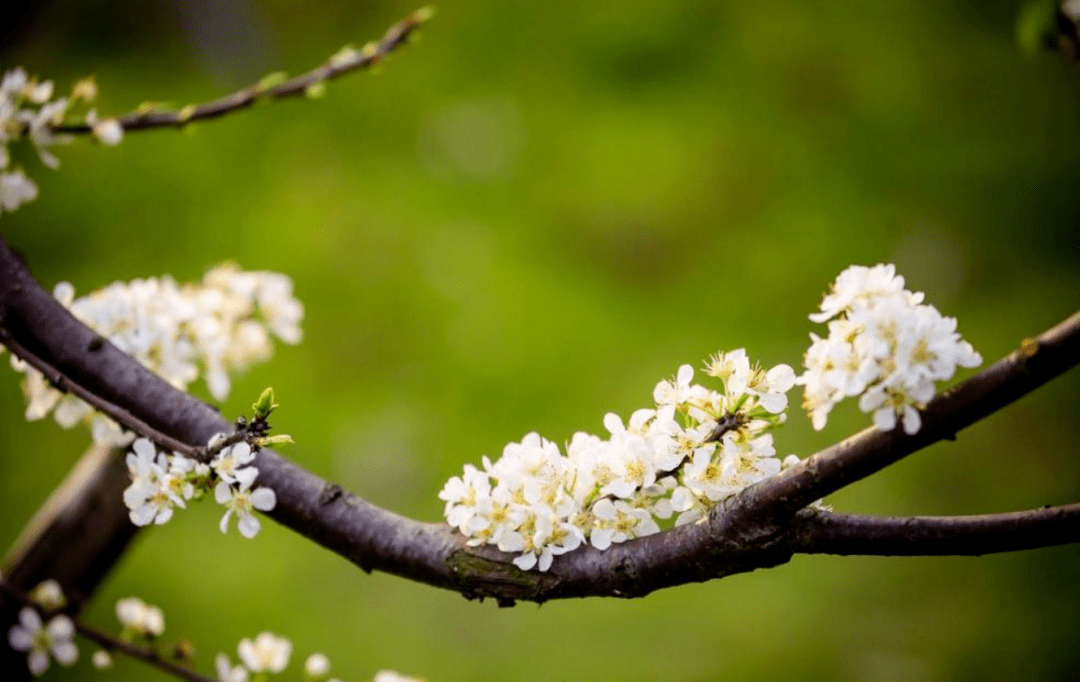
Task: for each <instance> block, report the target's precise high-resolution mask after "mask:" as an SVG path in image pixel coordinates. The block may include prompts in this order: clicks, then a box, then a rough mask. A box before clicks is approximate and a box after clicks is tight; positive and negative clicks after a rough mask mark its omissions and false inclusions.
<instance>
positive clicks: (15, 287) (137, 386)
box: [0, 241, 1080, 604]
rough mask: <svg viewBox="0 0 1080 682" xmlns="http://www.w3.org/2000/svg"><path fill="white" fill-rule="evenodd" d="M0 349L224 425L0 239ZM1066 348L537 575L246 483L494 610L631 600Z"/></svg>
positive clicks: (719, 558)
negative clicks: (95, 324) (122, 346)
mask: <svg viewBox="0 0 1080 682" xmlns="http://www.w3.org/2000/svg"><path fill="white" fill-rule="evenodd" d="M0 341H4V342H5V343H10V342H14V343H15V344H17V345H19V346H21V347H23V348H26V349H29V350H30V352H31V353H33V354H35V356H36V357H37V358H38V360H39V361H41V362H44V363H47V366H44V367H43V369H44V370H45V372H46V374H47V376H50V377H61V376H62V377H63V378H65V379H66V380H70V381H72V382H74V383H76V384H78V385H79V386H81V387H82V388H83V389H85V390H86V391H88V392H90V393H92V394H94V395H96V396H98V397H99V398H101V399H102V405H103V406H104V409H105V411H106V412H107V413H109V414H110V415H111V416H114V417H116V418H117V419H120V420H123V418H124V416H125V415H131V416H134V417H136V418H137V419H139V420H141V421H142V422H144V423H145V424H146V425H148V426H149V427H150V428H151V429H154V430H156V431H160V432H161V433H162V434H166V435H167V436H169V437H171V438H176V439H178V440H180V441H182V442H184V443H187V444H189V445H191V446H198V445H201V444H203V443H205V442H206V440H207V439H208V438H209V437H210V436H211V435H212V434H214V433H216V432H219V431H227V430H230V426H229V424H228V423H227V422H226V421H225V420H224V419H223V418H222V417H221V416H220V415H219V414H218V413H217V412H215V411H214V410H213V409H212V408H210V407H209V406H207V405H205V404H203V403H201V402H199V401H197V400H195V399H193V398H191V397H190V396H188V395H187V394H185V393H182V392H180V391H177V390H175V389H174V388H172V387H171V386H169V385H168V384H167V383H165V382H164V381H163V380H161V379H160V378H158V377H157V376H155V375H154V374H152V373H151V372H149V371H148V370H146V369H145V368H143V367H142V366H141V365H139V364H138V363H136V362H135V361H133V360H131V359H130V358H128V357H127V356H125V355H124V354H122V353H120V351H119V350H117V349H116V348H115V347H113V346H112V344H110V343H108V342H107V341H104V342H103V341H102V340H101V339H99V338H98V337H97V336H96V335H95V334H94V333H93V332H92V331H90V330H88V329H86V328H85V327H83V326H82V325H81V324H80V323H78V322H77V321H76V320H74V318H72V317H71V316H70V314H69V313H68V312H67V311H66V310H65V309H64V308H63V307H62V306H61V305H59V304H58V303H57V302H56V301H55V300H54V299H53V298H52V296H50V295H49V294H48V293H47V292H45V291H44V290H43V289H41V287H40V286H38V285H37V283H36V282H35V281H34V280H33V278H32V277H31V276H30V274H29V272H28V271H27V270H26V268H25V267H24V266H23V264H22V262H21V261H20V260H18V259H17V258H15V256H14V254H13V253H12V252H11V250H10V249H9V248H8V247H7V245H6V244H3V243H2V241H0ZM1078 344H1080V314H1077V315H1074V316H1072V317H1071V318H1069V319H1068V320H1066V321H1065V322H1063V323H1061V324H1060V325H1058V326H1057V327H1055V328H1054V329H1051V330H1050V331H1048V332H1046V333H1045V334H1043V335H1042V336H1040V337H1039V338H1038V339H1034V340H1029V341H1026V342H1024V344H1022V347H1021V350H1020V351H1017V352H1016V353H1013V354H1012V355H1010V356H1009V357H1007V358H1005V359H1003V360H1001V361H999V362H998V363H996V364H994V365H993V366H991V367H989V368H988V369H987V370H985V371H983V372H981V373H980V374H978V375H977V376H975V377H973V378H971V379H969V380H968V381H966V382H964V383H962V384H960V385H959V386H956V387H954V388H953V389H950V390H949V391H947V392H946V393H945V394H943V395H942V396H939V397H938V398H936V399H935V400H934V401H932V402H931V403H930V405H929V406H928V407H927V408H926V410H925V412H924V417H923V419H924V429H923V431H921V432H920V433H919V434H917V435H915V436H907V435H905V434H903V432H902V431H899V430H897V431H893V432H888V433H883V432H880V431H877V430H876V429H868V430H866V431H864V432H862V433H860V434H858V435H856V436H853V437H851V438H849V439H847V440H845V441H843V442H842V443H840V444H838V445H836V446H833V447H831V448H828V449H826V450H824V451H822V452H820V453H818V454H816V455H814V456H812V457H810V458H808V459H807V460H806V461H805V462H803V463H801V464H800V465H798V466H796V467H793V468H791V469H789V470H787V471H785V472H783V473H781V474H780V475H778V476H777V477H775V478H773V479H770V480H769V481H765V482H763V483H761V484H758V485H756V486H752V487H750V488H748V489H746V490H744V491H743V492H741V493H739V494H738V495H736V496H734V497H732V498H730V499H729V500H727V501H726V502H724V503H723V504H721V505H718V506H717V507H716V508H714V509H713V510H712V512H711V513H710V515H709V517H708V519H707V520H706V521H704V522H702V523H698V524H693V525H689V526H683V527H680V528H675V529H672V530H669V531H665V532H662V533H659V534H656V535H652V536H649V537H645V538H639V539H637V540H633V541H631V542H626V543H622V544H619V545H615V546H613V547H611V548H609V549H608V550H605V551H603V552H600V551H597V550H595V549H593V548H591V547H586V548H583V549H580V550H577V551H574V552H571V553H569V554H567V555H564V556H562V557H558V558H557V559H556V560H555V562H554V564H553V565H552V568H551V570H550V571H548V572H546V573H539V572H535V571H531V572H523V571H520V570H518V569H517V568H516V567H515V566H513V564H511V563H510V562H509V559H510V557H509V556H507V555H504V554H501V553H500V552H498V551H496V550H493V549H490V548H476V549H472V548H467V547H465V545H464V538H463V537H462V536H460V535H459V534H457V533H456V532H454V531H453V530H452V529H450V528H449V527H448V526H446V525H445V524H433V523H421V522H418V521H414V520H411V519H407V518H404V517H401V516H398V515H397V514H394V513H392V512H389V511H386V510H383V509H380V508H378V507H376V506H374V505H372V504H370V503H368V502H366V501H364V500H361V499H359V498H357V497H355V496H354V495H352V494H350V493H348V492H347V491H345V490H343V489H341V488H340V487H338V486H336V485H334V484H332V483H329V482H327V481H324V480H322V479H320V478H318V477H317V476H315V475H313V474H311V473H309V472H307V471H304V470H303V469H302V468H300V467H298V466H297V465H295V464H293V463H291V462H289V461H287V460H285V459H283V458H282V457H280V456H279V455H277V454H276V453H274V452H272V451H270V450H263V451H262V452H260V453H259V456H258V459H257V461H256V464H257V466H258V467H259V471H260V473H259V482H260V484H262V485H266V486H269V487H271V488H272V489H273V490H274V491H275V492H276V494H277V499H278V504H277V507H276V508H275V509H274V510H273V511H272V512H270V513H269V516H271V517H272V518H274V519H275V520H277V521H278V522H280V523H282V524H283V525H285V526H287V527H289V528H292V529H293V530H295V531H296V532H298V533H300V534H302V535H304V536H306V537H308V538H310V539H312V540H314V541H315V542H318V543H319V544H321V545H322V546H324V547H326V548H328V549H330V550H332V551H334V552H336V553H338V554H340V555H342V556H344V557H346V558H348V559H349V560H350V561H352V562H354V563H356V564H357V565H358V566H360V567H361V568H363V569H364V570H367V571H371V570H380V571H385V572H388V573H392V574H395V575H400V576H402V577H406V578H409V579H412V580H417V581H420V582H425V583H428V584H431V585H435V586H438V587H443V588H447V589H453V590H456V591H459V592H461V593H462V594H464V595H465V596H467V597H491V598H494V599H496V600H498V601H499V602H500V603H504V604H508V603H512V602H513V601H514V600H518V599H525V600H530V601H537V602H540V601H545V600H548V599H558V598H567V597H586V596H617V597H634V596H642V595H645V594H648V593H649V592H652V591H654V590H657V589H661V588H664V587H671V586H674V585H680V584H684V583H688V582H697V581H704V580H710V579H713V578H718V577H722V576H725V575H730V574H733V573H739V572H744V571H749V570H753V569H755V568H765V567H771V566H775V565H778V564H781V563H784V562H786V561H788V560H789V559H790V558H791V556H792V554H793V553H795V552H797V551H807V550H806V547H807V545H805V544H801V543H805V537H806V536H805V533H807V532H812V531H809V530H807V529H806V527H802V526H800V524H809V523H811V522H810V521H808V520H806V519H808V518H811V517H812V514H810V515H809V516H808V515H807V514H806V513H804V514H802V515H800V517H799V518H798V519H796V518H794V517H795V515H796V513H797V512H798V511H799V510H800V509H801V508H802V507H804V506H805V505H807V504H808V503H810V502H812V501H813V500H815V499H818V498H819V497H821V496H823V495H825V494H828V493H830V492H833V491H835V490H838V489H839V488H841V487H843V486H844V485H847V484H849V483H851V482H852V481H855V480H859V479H861V478H863V477H865V476H867V475H869V474H871V473H873V472H875V471H877V470H879V469H881V468H883V467H884V466H887V465H888V464H890V463H892V462H895V461H897V460H898V459H900V458H902V457H904V456H906V455H908V454H910V453H912V452H915V451H916V450H918V449H919V448H922V447H925V446H926V445H928V444H930V443H932V442H935V441H936V440H940V439H942V438H951V437H953V436H954V434H955V433H956V432H957V431H959V430H960V429H962V428H963V427H965V426H967V425H969V424H971V423H972V422H974V421H976V420H978V419H980V418H982V417H984V416H986V415H987V414H990V413H991V412H993V411H994V410H996V409H998V408H1000V407H1001V406H1002V405H1005V404H1006V403H1008V402H1010V401H1012V400H1015V399H1016V398H1018V397H1020V396H1022V395H1024V394H1025V393H1027V392H1028V391H1030V390H1032V389H1033V388H1035V387H1037V386H1039V385H1041V384H1042V383H1044V382H1046V381H1048V380H1049V379H1051V378H1052V377H1054V376H1056V375H1057V374H1060V373H1061V372H1063V371H1065V370H1066V369H1067V368H1069V367H1071V366H1072V365H1074V364H1076V362H1077V361H1078V359H1080V352H1078ZM823 518H829V517H823ZM1070 527H1071V526H1070ZM823 528H824V527H823ZM822 532H824V530H822ZM800 533H801V534H802V535H800ZM822 542H824V540H823V541H822ZM114 558H115V557H114Z"/></svg>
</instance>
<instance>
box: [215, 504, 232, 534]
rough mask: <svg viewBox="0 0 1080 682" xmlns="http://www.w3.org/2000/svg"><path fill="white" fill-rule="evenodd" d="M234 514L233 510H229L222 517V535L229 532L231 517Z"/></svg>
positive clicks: (219, 526) (220, 525)
mask: <svg viewBox="0 0 1080 682" xmlns="http://www.w3.org/2000/svg"><path fill="white" fill-rule="evenodd" d="M231 514H232V509H227V510H226V511H225V515H224V516H222V517H221V523H219V524H218V528H219V529H221V532H222V534H225V533H228V532H229V515H231Z"/></svg>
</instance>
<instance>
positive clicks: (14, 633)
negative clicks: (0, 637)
mask: <svg viewBox="0 0 1080 682" xmlns="http://www.w3.org/2000/svg"><path fill="white" fill-rule="evenodd" d="M8 644H10V645H11V648H12V649H14V650H15V651H29V650H30V648H31V647H33V646H34V638H33V637H31V636H30V633H29V632H27V631H26V630H24V629H23V628H21V627H19V626H18V625H16V626H15V627H13V628H11V629H10V630H8Z"/></svg>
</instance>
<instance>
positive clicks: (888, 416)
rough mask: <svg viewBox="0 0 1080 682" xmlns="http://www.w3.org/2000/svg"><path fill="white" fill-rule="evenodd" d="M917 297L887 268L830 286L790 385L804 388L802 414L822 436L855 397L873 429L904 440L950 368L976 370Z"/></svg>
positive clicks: (944, 320) (854, 271) (970, 353)
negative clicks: (820, 329)
mask: <svg viewBox="0 0 1080 682" xmlns="http://www.w3.org/2000/svg"><path fill="white" fill-rule="evenodd" d="M923 298H924V296H923V294H922V293H919V292H911V291H908V290H906V289H904V278H903V277H901V276H899V275H897V274H896V268H895V267H894V266H893V265H891V264H890V265H876V266H874V267H871V268H868V267H863V266H858V265H853V266H851V267H850V268H848V269H846V270H844V271H843V272H842V273H840V275H839V276H838V277H837V278H836V281H835V282H834V283H833V285H832V290H831V292H830V293H829V294H828V295H827V296H826V297H825V300H824V301H823V302H822V304H821V312H820V313H816V314H813V315H811V316H810V319H811V320H813V321H815V322H826V321H827V322H828V328H829V335H828V336H827V337H825V338H822V337H819V336H817V335H816V334H811V335H810V338H811V341H812V343H811V345H810V348H809V350H807V352H806V356H805V357H804V359H803V364H804V366H805V367H806V371H805V372H804V373H803V374H802V375H801V376H799V377H798V379H797V380H796V383H798V384H801V385H803V386H804V387H805V393H804V399H803V407H805V408H806V411H807V413H808V414H809V415H810V418H811V421H812V422H813V425H814V428H815V429H819V430H820V429H822V428H824V426H825V423H826V421H827V419H828V414H829V412H830V411H831V410H832V408H833V407H834V406H835V405H836V404H837V403H839V402H840V401H841V400H843V399H844V398H846V397H853V396H860V397H859V409H861V410H862V411H864V412H873V419H874V424H875V425H876V426H877V427H878V428H879V429H882V430H891V429H893V428H895V427H896V425H897V424H898V423H902V424H903V427H904V431H905V433H908V434H909V435H910V434H914V433H917V432H918V430H919V428H920V427H921V425H922V419H921V417H920V416H919V412H918V411H919V410H920V409H922V407H924V406H925V404H926V402H927V401H929V400H930V399H931V398H932V397H933V396H934V392H935V390H936V389H935V384H936V382H938V381H947V380H949V379H951V378H952V377H953V375H954V374H955V373H956V368H957V367H976V366H978V365H979V364H981V363H982V357H981V356H980V355H979V354H978V353H976V352H975V350H974V349H973V348H972V347H971V344H969V343H967V342H966V341H964V340H962V339H961V338H960V335H959V334H958V333H957V332H956V320H955V319H954V318H951V317H943V316H942V315H941V313H939V312H938V310H937V309H936V308H934V307H933V306H931V305H927V304H923V302H922V301H923Z"/></svg>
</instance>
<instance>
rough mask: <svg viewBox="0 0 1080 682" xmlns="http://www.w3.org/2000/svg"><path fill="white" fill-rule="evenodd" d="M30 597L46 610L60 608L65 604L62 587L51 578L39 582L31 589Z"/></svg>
mask: <svg viewBox="0 0 1080 682" xmlns="http://www.w3.org/2000/svg"><path fill="white" fill-rule="evenodd" d="M30 599H31V600H33V601H34V603H35V604H38V605H39V606H41V607H42V608H43V609H46V610H48V611H55V610H56V609H61V608H63V607H64V605H65V604H67V599H66V598H65V597H64V590H63V588H61V587H60V583H58V582H56V581H55V580H52V579H49V580H45V581H43V582H41V583H39V584H38V585H37V587H35V588H34V589H33V590H31V591H30Z"/></svg>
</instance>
